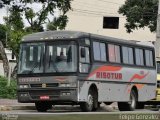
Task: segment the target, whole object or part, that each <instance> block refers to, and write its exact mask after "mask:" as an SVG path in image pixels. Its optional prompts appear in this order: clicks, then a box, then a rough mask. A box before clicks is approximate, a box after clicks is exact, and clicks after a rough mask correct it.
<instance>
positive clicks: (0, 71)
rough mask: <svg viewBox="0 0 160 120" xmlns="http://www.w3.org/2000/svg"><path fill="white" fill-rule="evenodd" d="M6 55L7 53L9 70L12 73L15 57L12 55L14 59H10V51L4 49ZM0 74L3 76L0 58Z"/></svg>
mask: <svg viewBox="0 0 160 120" xmlns="http://www.w3.org/2000/svg"><path fill="white" fill-rule="evenodd" d="M5 52H6V55H7V59H8V61H9V67H10V71H11V73H12V71H13V70H14V67H15V66H16V57H15V56H14V59H12V51H11V50H8V49H5ZM0 76H4V69H3V61H2V60H0Z"/></svg>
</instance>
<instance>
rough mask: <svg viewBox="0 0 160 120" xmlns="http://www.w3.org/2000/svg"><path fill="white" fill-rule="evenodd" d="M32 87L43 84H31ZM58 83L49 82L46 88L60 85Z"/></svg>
mask: <svg viewBox="0 0 160 120" xmlns="http://www.w3.org/2000/svg"><path fill="white" fill-rule="evenodd" d="M30 86H31V88H42V84H31V85H30ZM58 86H59V84H58V83H47V84H46V88H52V87H58Z"/></svg>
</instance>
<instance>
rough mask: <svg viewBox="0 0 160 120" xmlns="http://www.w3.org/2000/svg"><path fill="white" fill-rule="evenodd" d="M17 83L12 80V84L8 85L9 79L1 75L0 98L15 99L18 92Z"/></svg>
mask: <svg viewBox="0 0 160 120" xmlns="http://www.w3.org/2000/svg"><path fill="white" fill-rule="evenodd" d="M16 89H17V83H16V81H15V80H11V84H10V86H9V87H8V86H7V79H6V78H4V77H1V76H0V98H9V99H15V98H16V93H17V90H16Z"/></svg>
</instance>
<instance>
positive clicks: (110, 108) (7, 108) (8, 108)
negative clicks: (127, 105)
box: [0, 105, 117, 112]
mask: <svg viewBox="0 0 160 120" xmlns="http://www.w3.org/2000/svg"><path fill="white" fill-rule="evenodd" d="M11 110H36V108H35V106H20V105H19V106H16V105H15V106H5V105H0V111H11ZM53 110H56V111H61V110H69V111H80V107H79V106H78V105H75V106H66V105H63V106H62V105H56V106H53ZM115 110H117V107H116V106H103V105H101V107H100V108H99V109H98V111H108V112H112V111H115Z"/></svg>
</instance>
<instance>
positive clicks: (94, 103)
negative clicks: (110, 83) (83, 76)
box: [80, 89, 98, 112]
mask: <svg viewBox="0 0 160 120" xmlns="http://www.w3.org/2000/svg"><path fill="white" fill-rule="evenodd" d="M80 107H81V110H82V111H83V112H90V111H96V110H97V108H98V94H97V92H95V91H93V90H92V89H90V90H89V93H88V97H87V101H86V102H82V103H80Z"/></svg>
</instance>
